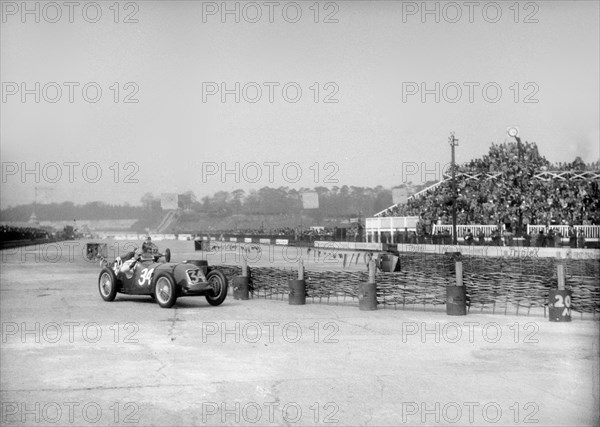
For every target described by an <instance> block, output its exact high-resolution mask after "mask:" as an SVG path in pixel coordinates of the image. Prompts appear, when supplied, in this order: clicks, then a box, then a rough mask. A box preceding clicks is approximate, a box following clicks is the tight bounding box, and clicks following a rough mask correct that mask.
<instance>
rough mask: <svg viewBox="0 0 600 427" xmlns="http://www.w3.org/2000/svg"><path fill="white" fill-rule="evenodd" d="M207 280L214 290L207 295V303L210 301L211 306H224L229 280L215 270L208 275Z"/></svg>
mask: <svg viewBox="0 0 600 427" xmlns="http://www.w3.org/2000/svg"><path fill="white" fill-rule="evenodd" d="M206 279H207V280H208V283H209V284H210V285H211V286H212V288H213V290H212V291H211V292H210V293H209V294H207V295H206V301H208V303H209V304H210V305H219V304H222V303H223V301H225V297H226V296H227V278H226V277H225V275H224V274H223V273H221V272H220V271H218V270H213V271H211V272H210V273H208V277H207V278H206Z"/></svg>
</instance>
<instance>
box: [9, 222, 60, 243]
mask: <svg viewBox="0 0 600 427" xmlns="http://www.w3.org/2000/svg"><path fill="white" fill-rule="evenodd" d="M49 238H50V236H49V235H48V232H47V231H46V230H42V229H40V228H35V227H13V226H10V225H0V241H2V242H9V241H13V240H38V239H49Z"/></svg>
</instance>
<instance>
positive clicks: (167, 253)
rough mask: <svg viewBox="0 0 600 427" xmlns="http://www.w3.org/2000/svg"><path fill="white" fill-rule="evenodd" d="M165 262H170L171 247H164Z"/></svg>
mask: <svg viewBox="0 0 600 427" xmlns="http://www.w3.org/2000/svg"><path fill="white" fill-rule="evenodd" d="M165 262H171V249H169V248H167V249H165Z"/></svg>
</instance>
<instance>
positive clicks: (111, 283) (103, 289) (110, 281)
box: [98, 267, 117, 301]
mask: <svg viewBox="0 0 600 427" xmlns="http://www.w3.org/2000/svg"><path fill="white" fill-rule="evenodd" d="M98 290H99V291H100V296H101V297H102V299H103V300H104V301H113V300H114V299H115V297H116V296H117V276H115V272H114V271H112V269H110V268H108V267H104V268H103V269H102V271H100V276H99V277H98Z"/></svg>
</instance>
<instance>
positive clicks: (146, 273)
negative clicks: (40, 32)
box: [138, 268, 154, 286]
mask: <svg viewBox="0 0 600 427" xmlns="http://www.w3.org/2000/svg"><path fill="white" fill-rule="evenodd" d="M153 272H154V269H153V268H151V269H149V270H148V269H147V268H144V269H143V270H142V272H141V273H140V278H139V280H138V285H140V286H144V285H145V284H146V283H148V284H150V280H152V273H153Z"/></svg>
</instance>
